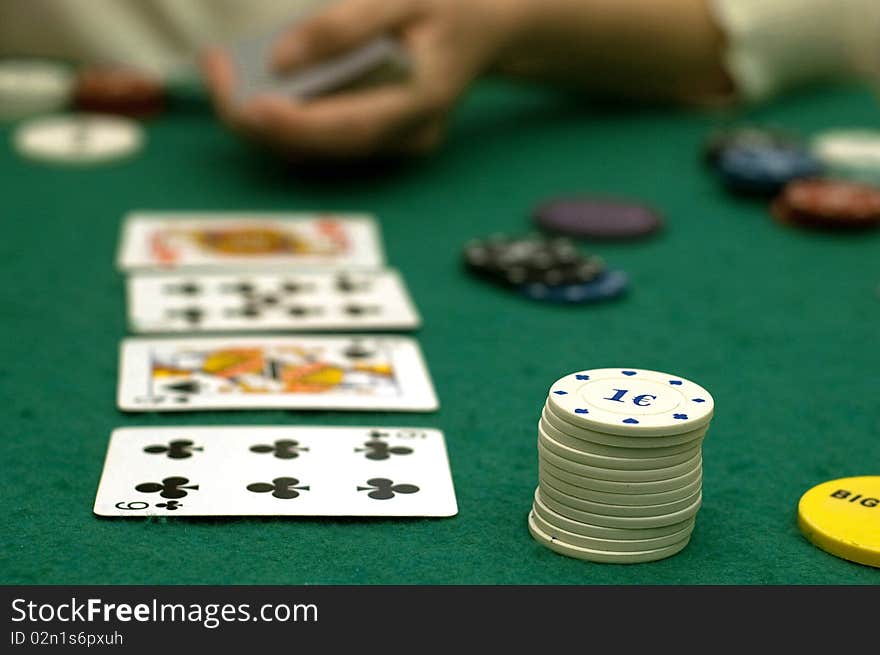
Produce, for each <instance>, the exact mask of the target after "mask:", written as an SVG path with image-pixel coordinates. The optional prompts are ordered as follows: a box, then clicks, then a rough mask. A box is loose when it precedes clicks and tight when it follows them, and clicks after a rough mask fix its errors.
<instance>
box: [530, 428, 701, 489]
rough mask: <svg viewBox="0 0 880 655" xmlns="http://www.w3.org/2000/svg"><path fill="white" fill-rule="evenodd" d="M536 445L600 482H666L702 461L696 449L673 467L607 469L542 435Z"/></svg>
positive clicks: (697, 466)
mask: <svg viewBox="0 0 880 655" xmlns="http://www.w3.org/2000/svg"><path fill="white" fill-rule="evenodd" d="M538 443H539V445H540V446H542V447H543V448H544V450H546V451H549V452H551V453H553V454H554V455H556V456H557V457H561V458H562V459H565V460H568V461H569V462H572V463H574V464H578V466H579V467H581V470H583V472H584V474H585V475H587V476H588V477H591V478H598V479H600V480H617V481H621V482H652V481H654V480H668V479H669V478H677V477H678V476H680V475H684V474H685V473H689V472H690V471H693V470H694V469H695V468H699V467H700V466H701V464H702V461H703V455H702V452H701V451H700V450H699V449H698V452H697V454H696V455H694V456H693V457H691V458H690V459H688V460H686V461H684V462H682V463H681V464H675V465H674V466H665V467H662V468H655V469H634V470H621V469H609V468H603V467H599V466H592V465H590V464H588V463H587V461H586V458H585V456H584V455H583V454H582V453H580V452H578V451H577V450H575V449H574V448H569V447H568V446H566V445H564V444H561V443H559V442H558V441H554V440H553V439H552V438H550V437H549V436H547V435H546V434H544V433H539V434H538Z"/></svg>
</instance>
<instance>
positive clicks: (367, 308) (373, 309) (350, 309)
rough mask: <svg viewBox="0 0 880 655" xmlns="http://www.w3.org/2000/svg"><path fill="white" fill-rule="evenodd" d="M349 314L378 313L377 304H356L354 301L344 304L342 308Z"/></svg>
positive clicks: (364, 314)
mask: <svg viewBox="0 0 880 655" xmlns="http://www.w3.org/2000/svg"><path fill="white" fill-rule="evenodd" d="M342 311H344V312H345V313H346V314H348V315H349V316H366V315H367V314H378V313H379V307H378V306H377V305H356V304H354V303H352V304H350V305H345V307H343V308H342Z"/></svg>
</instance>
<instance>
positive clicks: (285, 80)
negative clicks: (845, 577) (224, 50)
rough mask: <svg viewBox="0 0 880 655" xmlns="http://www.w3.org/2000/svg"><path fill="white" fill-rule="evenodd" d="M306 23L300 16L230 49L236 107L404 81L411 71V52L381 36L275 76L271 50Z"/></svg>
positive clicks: (301, 98)
mask: <svg viewBox="0 0 880 655" xmlns="http://www.w3.org/2000/svg"><path fill="white" fill-rule="evenodd" d="M301 18H302V16H300V17H296V18H294V19H293V20H292V21H291V22H290V24H288V25H286V26H285V27H283V28H281V29H276V30H272V31H271V32H268V33H264V34H259V35H256V36H252V37H251V38H248V39H245V40H243V41H241V42H239V43H236V44H233V45H232V46H231V47H230V48H229V53H230V59H231V61H232V67H233V74H234V76H235V90H234V96H235V101H236V102H238V103H242V102H246V101H247V100H249V99H250V98H253V97H255V96H258V95H265V94H271V95H279V96H283V97H285V98H290V99H296V100H307V99H309V98H313V97H316V96H320V95H324V94H327V93H330V92H333V91H339V90H342V89H344V88H346V87H350V86H353V85H358V86H360V85H366V84H369V83H370V82H371V81H375V82H380V81H384V80H387V79H400V78H401V77H403V76H404V75H405V74H406V72H407V70H408V67H409V63H408V58H407V56H406V53H405V51H404V49H403V48H402V47H401V45H400V44H399V43H398V42H397V41H396V40H395V39H394V38H392V37H390V36H380V37H377V38H375V39H373V40H372V41H369V42H367V43H365V44H363V45H361V46H359V47H357V48H354V49H353V50H350V51H348V52H344V53H342V54H339V55H337V56H334V57H331V58H329V59H326V60H323V61H321V62H318V63H316V64H314V65H311V66H309V67H308V68H305V69H303V70H300V71H295V72H292V73H288V74H281V75H279V74H277V73H275V72H274V71H273V70H272V68H271V62H272V50H273V48H274V46H275V44H276V42H277V41H278V38H279V37H280V36H281V35H282V34H283V33H284V32H286V31H287V30H289V29H290V28H291V27H292V26H293V25H294V24H295V23H297V22H299V21H300V19H301Z"/></svg>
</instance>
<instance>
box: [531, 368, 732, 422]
mask: <svg viewBox="0 0 880 655" xmlns="http://www.w3.org/2000/svg"><path fill="white" fill-rule="evenodd" d="M548 402H549V404H550V406H551V407H552V409H553V411H554V412H555V413H556V414H558V415H559V416H560V417H562V418H564V419H565V420H567V421H571V422H573V423H575V424H576V425H582V426H583V427H585V428H587V429H588V430H594V431H598V432H606V433H609V434H617V435H625V436H634V437H652V436H668V435H678V434H682V433H685V432H692V431H694V430H696V429H697V428H700V427H703V426H704V425H707V424H708V423H709V421H710V420H711V419H712V413H713V411H714V408H715V402H714V400H713V399H712V396H711V395H710V394H709V392H708V391H706V390H705V389H704V388H703V387H701V386H700V385H698V384H695V383H693V382H691V381H689V380H686V379H684V378H682V377H680V376H677V375H671V374H669V373H661V372H658V371H647V370H644V369H637V368H632V369H629V368H599V369H592V370H586V371H578V372H577V373H572V374H570V375H566V376H565V377H563V378H560V379H559V380H557V381H556V382H555V383H554V384H553V386H552V387H550V392H549V395H548Z"/></svg>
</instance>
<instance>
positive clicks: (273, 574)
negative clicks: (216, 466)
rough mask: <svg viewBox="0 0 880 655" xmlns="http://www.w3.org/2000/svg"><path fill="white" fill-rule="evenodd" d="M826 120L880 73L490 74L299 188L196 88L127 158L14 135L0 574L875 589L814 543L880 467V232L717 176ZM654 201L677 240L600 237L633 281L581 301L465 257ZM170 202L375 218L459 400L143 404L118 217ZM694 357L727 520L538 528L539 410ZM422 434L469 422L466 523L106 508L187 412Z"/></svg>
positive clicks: (438, 373) (443, 390) (858, 97)
mask: <svg viewBox="0 0 880 655" xmlns="http://www.w3.org/2000/svg"><path fill="white" fill-rule="evenodd" d="M733 120H749V121H756V122H765V123H772V124H776V125H781V126H783V127H787V128H790V129H792V130H795V131H799V132H802V133H804V134H810V133H814V132H816V131H819V130H821V129H823V128H826V127H832V126H838V125H862V126H871V125H873V126H877V125H878V124H880V107H878V105H877V102H876V99H875V98H874V97H873V96H872V94H871V92H870V91H869V90H868V89H865V88H862V87H858V86H852V87H841V88H833V89H831V88H819V89H814V90H808V91H804V92H801V93H799V94H796V95H791V96H788V97H786V98H784V99H781V100H778V101H776V102H774V103H771V104H768V105H763V106H761V107H757V108H753V109H750V110H747V111H743V112H742V113H740V114H739V115H735V114H733V113H714V112H696V111H676V110H671V109H652V108H640V109H627V108H623V107H609V106H604V107H596V106H589V105H587V104H585V103H584V102H582V101H577V100H575V99H573V98H571V97H570V96H567V95H564V94H559V93H556V92H553V91H549V90H544V89H538V88H532V87H520V86H514V85H509V84H506V83H503V82H500V81H487V82H484V83H481V84H480V85H478V86H477V87H476V88H475V89H474V90H473V91H472V92H471V93H470V94H469V95H468V97H467V98H466V99H465V100H464V102H463V103H462V105H461V106H460V107H459V108H458V110H457V111H456V113H455V116H454V120H453V122H452V127H451V134H450V139H449V141H448V143H447V145H446V146H445V147H444V148H443V149H442V150H441V151H440V152H439V153H437V154H436V155H434V156H432V157H430V158H427V159H425V160H422V161H419V162H412V163H408V164H405V165H397V166H391V165H381V166H379V165H374V166H364V167H358V168H356V169H349V170H345V171H341V170H340V171H336V172H333V171H330V172H326V171H325V172H323V173H322V174H320V175H316V174H312V175H303V174H301V173H299V172H297V171H296V170H292V169H290V168H288V167H283V166H281V165H279V164H278V163H277V162H275V161H273V160H272V159H270V158H268V157H266V156H264V155H262V154H260V153H259V152H257V151H255V150H254V149H252V148H250V147H248V146H246V145H245V144H243V143H242V142H240V141H239V140H238V139H237V138H236V137H235V136H234V135H232V134H230V133H229V132H227V131H226V130H224V129H223V128H222V127H221V126H220V125H219V124H218V123H217V122H216V121H215V120H214V119H213V117H212V115H211V112H210V109H209V107H208V106H207V104H206V103H205V102H203V101H202V100H200V99H199V98H198V97H197V96H193V95H190V96H188V97H186V98H180V99H179V100H178V101H177V102H175V103H174V104H173V106H172V111H169V112H167V113H166V114H164V115H163V116H161V117H160V118H158V119H156V120H154V121H151V122H149V123H148V125H147V132H148V142H147V145H146V147H145V149H144V150H143V151H142V152H141V153H140V154H138V155H137V156H136V157H134V158H132V159H129V160H126V161H124V162H122V163H119V164H117V165H109V166H99V167H91V168H64V167H52V166H49V165H45V164H37V163H32V162H29V161H26V160H24V159H22V158H20V157H18V156H17V155H16V154H15V153H14V152H13V151H12V148H11V134H12V131H11V129H10V128H9V127H5V128H2V129H0V191H2V194H0V199H2V200H0V224H2V239H0V279H2V291H0V294H2V303H0V327H2V339H0V361H2V366H0V393H2V405H0V406H2V430H0V431H2V439H0V454H2V456H0V462H2V467H0V471H2V474H0V490H2V519H0V520H2V524H3V529H2V532H0V544H2V548H0V583H13V584H18V583H36V584H105V583H106V584H195V583H208V584H347V583H354V584H433V583H439V584H446V583H476V584H484V583H485V584H735V583H736V584H785V583H793V584H802V583H803V584H840V583H854V584H869V583H873V584H876V583H878V582H880V571H878V570H877V569H872V568H869V567H865V566H860V565H858V564H853V563H850V562H847V561H844V560H841V559H837V558H835V557H833V556H831V555H828V554H826V553H825V552H823V551H821V550H819V549H818V548H815V547H814V546H812V545H811V544H809V543H808V542H807V541H806V540H805V539H804V538H803V537H802V536H801V534H800V532H799V531H798V528H797V525H796V508H797V502H798V499H799V497H800V496H801V494H802V493H803V492H804V491H806V490H807V489H808V488H810V487H812V486H813V485H815V484H818V483H820V482H823V481H825V480H829V479H832V478H837V477H846V476H852V475H867V474H878V473H880V438H878V437H880V427H878V426H880V403H878V399H877V390H878V388H880V374H878V371H880V347H878V344H880V299H878V297H877V287H878V284H880V266H878V262H880V233H877V232H874V233H869V234H865V233H862V234H858V235H854V234H841V233H816V232H810V231H803V230H799V229H795V228H788V227H783V226H780V225H779V224H777V223H775V222H774V221H773V220H771V218H770V217H769V214H768V212H767V208H766V204H765V203H763V202H755V201H747V200H742V199H734V198H731V197H730V196H729V195H727V194H726V193H725V192H724V191H723V190H722V189H720V187H719V185H718V183H717V180H716V179H714V178H713V176H712V175H710V174H709V172H708V171H707V170H706V169H705V168H704V167H703V166H702V165H701V164H700V162H699V158H698V152H699V148H700V145H701V142H702V141H703V139H704V137H705V136H706V134H707V132H709V131H710V130H711V129H713V128H714V127H717V126H718V125H720V124H722V123H726V122H729V121H733ZM574 192H585V193H586V192H599V193H602V194H612V195H620V196H626V197H632V198H635V199H641V200H644V201H645V202H648V203H650V204H651V205H654V206H656V207H658V208H659V209H660V210H662V212H663V213H664V214H665V216H666V219H667V222H666V228H665V231H663V232H662V233H661V234H660V235H658V236H657V237H656V238H652V239H649V240H645V241H640V242H626V243H614V244H611V243H592V244H590V243H587V244H584V249H585V250H587V251H590V252H595V253H598V254H600V255H601V256H603V257H604V258H605V259H606V260H607V261H608V262H609V263H610V264H611V265H613V266H615V267H619V268H622V269H624V270H626V271H627V272H628V273H629V274H630V276H631V279H632V287H631V293H630V294H629V296H628V297H627V298H625V299H624V300H621V301H619V302H614V303H608V304H603V305H594V306H579V307H561V306H553V305H548V304H540V303H536V302H531V301H528V300H525V299H521V298H519V297H517V296H516V295H514V294H511V293H508V292H505V291H503V290H501V289H497V288H494V287H491V286H489V285H487V284H485V283H483V282H481V281H479V280H475V279H473V278H471V277H469V276H468V275H467V274H466V273H465V272H464V271H463V270H462V269H461V267H460V259H459V258H460V253H461V247H462V244H463V243H464V242H465V241H466V240H468V239H469V238H472V237H475V236H481V235H487V234H489V233H493V232H509V233H520V232H525V231H527V230H529V229H530V217H529V214H530V210H531V208H532V207H533V206H534V205H535V204H536V203H538V202H539V201H541V200H542V199H545V198H547V197H551V196H556V195H559V194H567V193H574ZM133 208H150V209H160V210H172V209H180V210H193V209H214V210H242V209H261V210H291V209H316V208H322V209H334V210H365V211H368V212H372V213H375V214H376V215H377V216H378V218H379V220H380V222H381V228H382V232H383V237H384V242H385V246H386V249H387V255H388V260H389V263H390V265H392V266H394V267H396V268H398V269H400V270H401V271H402V272H403V274H404V276H405V278H406V280H407V283H408V285H409V288H410V290H411V292H412V294H413V296H414V298H415V300H416V303H417V305H418V307H419V309H420V311H421V313H422V314H423V317H424V326H423V328H422V329H421V330H419V331H418V333H417V335H416V336H417V338H418V339H419V341H420V343H421V346H422V348H423V350H424V352H425V355H426V358H427V361H428V364H429V367H430V370H431V373H432V376H433V379H434V382H435V385H436V388H437V392H438V395H439V397H440V401H441V409H440V410H439V411H437V412H435V413H428V414H396V413H366V412H363V413H362V412H351V413H346V412H285V411H262V412H261V411H247V412H201V413H199V412H195V413H181V414H175V415H169V414H164V415H163V414H124V413H122V412H120V411H118V410H117V409H116V406H115V388H116V378H117V345H118V343H119V341H120V339H122V338H123V337H125V336H126V324H125V315H124V312H125V309H124V287H123V277H122V275H121V274H120V273H119V272H117V271H116V270H115V269H114V255H115V249H116V245H117V238H118V233H119V226H120V221H121V218H122V216H123V215H124V213H125V212H127V211H128V210H131V209H133ZM603 366H625V367H639V368H648V369H656V370H661V371H667V372H673V373H676V374H678V375H681V376H684V377H687V378H689V379H692V380H694V381H696V382H698V383H700V384H702V385H703V386H705V387H706V388H707V389H709V390H710V392H711V393H712V394H713V396H714V397H715V401H716V413H715V418H714V420H713V422H712V426H711V429H710V432H709V435H708V437H707V439H706V441H705V444H704V449H703V457H704V481H703V493H704V497H703V507H702V509H701V511H700V512H699V514H698V517H697V524H696V529H695V531H694V533H693V539H692V541H691V543H690V545H689V546H688V547H687V548H686V549H685V550H684V551H683V552H681V553H680V554H678V555H676V556H674V557H672V558H670V559H667V560H664V561H660V562H655V563H650V564H642V565H634V566H616V565H599V564H592V563H586V562H581V561H578V560H574V559H568V558H565V557H562V556H559V555H556V554H554V553H552V552H550V551H549V550H547V549H545V548H543V547H542V546H540V545H538V544H537V543H536V542H535V541H533V540H532V538H531V537H530V536H529V533H528V531H527V528H526V517H527V514H528V510H529V507H530V504H531V500H532V493H533V491H534V488H535V485H536V482H537V471H536V445H535V442H536V422H537V419H538V416H539V412H540V409H541V406H542V404H543V402H544V400H545V398H546V393H547V389H548V387H549V385H550V384H551V383H552V382H553V381H554V380H556V379H557V378H559V377H561V376H562V375H564V374H566V373H569V372H572V371H574V370H578V369H584V368H595V367H603ZM222 424H231V425H297V424H302V425H365V424H366V425H371V424H375V425H385V426H394V425H408V426H411V425H421V426H429V427H436V428H441V429H442V430H444V432H445V434H446V439H447V445H448V450H449V455H450V460H451V465H452V472H453V477H454V481H455V488H456V492H457V497H458V502H459V508H460V511H459V514H458V515H457V516H456V517H454V518H449V519H407V520H386V519H322V518H306V519H296V518H230V519H224V518H221V519H201V520H193V519H183V518H171V519H154V520H143V519H141V520H138V519H127V520H123V519H101V518H97V517H95V516H94V515H93V514H92V504H93V502H94V496H95V490H96V488H97V484H98V479H99V476H100V473H101V467H102V463H103V459H104V453H105V449H106V446H107V441H108V438H109V435H110V432H111V430H113V429H114V428H116V427H120V426H170V425H222Z"/></svg>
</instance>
